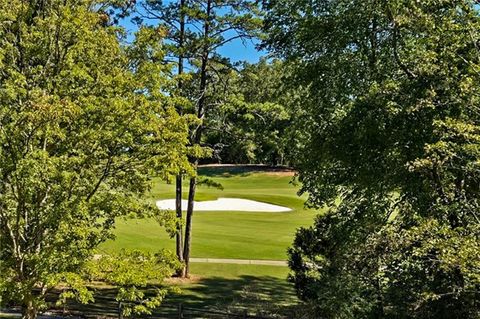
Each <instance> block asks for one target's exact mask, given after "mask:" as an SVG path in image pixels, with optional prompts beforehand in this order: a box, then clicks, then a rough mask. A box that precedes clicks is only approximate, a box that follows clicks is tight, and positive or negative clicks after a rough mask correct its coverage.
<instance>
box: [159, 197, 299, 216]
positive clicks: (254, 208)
mask: <svg viewBox="0 0 480 319" xmlns="http://www.w3.org/2000/svg"><path fill="white" fill-rule="evenodd" d="M157 207H158V208H160V209H169V210H175V200H174V199H167V200H159V201H158V202H157ZM194 207H195V211H209V212H212V211H230V212H233V211H235V212H272V213H283V212H289V211H291V209H290V208H288V207H283V206H278V205H272V204H267V203H262V202H257V201H254V200H249V199H240V198H219V199H217V200H212V201H205V202H195V206H194ZM182 209H183V210H186V209H187V201H186V200H182Z"/></svg>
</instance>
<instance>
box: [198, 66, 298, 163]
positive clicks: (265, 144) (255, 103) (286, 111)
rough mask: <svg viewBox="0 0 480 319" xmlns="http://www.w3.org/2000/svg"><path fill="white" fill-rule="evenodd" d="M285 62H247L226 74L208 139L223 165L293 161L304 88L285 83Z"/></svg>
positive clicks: (207, 127) (208, 127)
mask: <svg viewBox="0 0 480 319" xmlns="http://www.w3.org/2000/svg"><path fill="white" fill-rule="evenodd" d="M288 75H289V70H288V67H287V66H286V65H285V64H284V63H282V62H281V61H279V60H276V61H267V60H261V61H260V62H259V63H257V64H247V63H246V64H244V65H242V66H241V69H240V70H239V71H230V72H225V74H223V77H222V78H223V83H225V89H224V90H223V91H221V92H219V93H217V95H216V98H217V101H218V107H216V108H215V109H213V110H212V111H211V114H210V115H209V117H208V119H209V121H208V124H207V125H206V134H205V135H206V143H207V145H209V146H210V147H211V148H212V149H213V150H214V160H215V161H218V162H221V163H238V164H269V165H291V164H292V163H293V162H294V161H295V153H296V150H297V149H298V147H299V143H300V141H301V140H302V139H301V138H300V137H302V135H303V134H302V132H301V130H299V127H297V126H296V123H298V119H299V118H300V117H301V114H302V109H301V108H300V95H299V92H300V89H298V88H291V87H289V86H288V83H286V82H285V80H286V79H287V76H288Z"/></svg>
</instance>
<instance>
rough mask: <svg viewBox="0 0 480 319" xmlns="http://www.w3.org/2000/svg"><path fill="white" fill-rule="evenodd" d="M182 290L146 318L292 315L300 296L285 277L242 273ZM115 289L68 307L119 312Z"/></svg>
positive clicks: (111, 313) (110, 313)
mask: <svg viewBox="0 0 480 319" xmlns="http://www.w3.org/2000/svg"><path fill="white" fill-rule="evenodd" d="M179 287H180V289H181V293H179V294H170V295H168V296H167V298H166V299H165V300H164V302H163V304H162V306H160V307H159V308H158V309H157V310H156V311H155V312H154V314H153V315H149V316H145V318H178V317H179V314H178V307H179V305H180V304H181V305H182V308H183V309H184V314H183V317H184V318H228V317H230V316H229V315H228V314H230V315H231V317H232V318H234V316H233V315H235V314H236V315H238V316H239V317H240V318H243V317H244V316H245V315H246V314H248V316H251V317H249V318H254V317H255V316H258V317H259V318H260V317H264V318H273V317H275V318H293V317H294V315H293V313H294V310H295V308H296V305H297V303H298V302H297V299H296V296H295V294H294V291H293V289H292V287H291V286H290V285H289V284H288V283H287V282H286V281H285V280H283V279H279V278H274V277H269V276H260V277H259V276H241V277H239V278H235V279H225V278H221V277H212V278H205V279H200V280H198V281H197V282H196V283H194V284H188V285H179ZM115 294H116V291H115V290H114V289H97V290H96V293H95V303H94V304H89V305H79V304H75V303H70V304H69V305H68V310H69V311H71V312H72V313H81V314H83V315H84V316H89V317H90V316H96V317H100V318H106V317H116V316H117V314H118V308H117V303H116V302H115Z"/></svg>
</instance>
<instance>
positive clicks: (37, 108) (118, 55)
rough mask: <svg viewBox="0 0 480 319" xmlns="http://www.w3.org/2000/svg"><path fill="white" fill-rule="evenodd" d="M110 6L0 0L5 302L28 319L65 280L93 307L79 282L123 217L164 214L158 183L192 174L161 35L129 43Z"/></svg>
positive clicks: (0, 230) (143, 34)
mask: <svg viewBox="0 0 480 319" xmlns="http://www.w3.org/2000/svg"><path fill="white" fill-rule="evenodd" d="M108 5H109V4H108V3H107V4H105V3H102V2H97V1H87V0H85V1H84V0H80V1H63V0H62V1H57V0H49V1H29V2H25V1H20V0H18V1H6V0H2V1H0V302H1V303H2V304H4V303H6V302H9V301H13V302H17V303H19V304H21V305H22V307H23V310H24V316H25V317H28V318H34V317H35V316H36V314H37V312H38V310H39V309H42V308H43V307H44V297H45V294H46V293H47V292H49V291H50V290H51V289H52V288H54V287H55V286H56V285H58V284H59V283H60V282H62V283H64V284H66V285H69V284H72V285H73V286H72V287H74V288H75V290H76V291H77V293H76V294H75V295H76V296H80V295H83V296H84V297H83V299H82V298H81V299H82V301H88V300H89V299H91V296H90V297H89V296H88V294H87V295H85V293H86V292H85V290H84V284H79V282H80V283H82V280H83V279H82V278H81V277H80V275H79V274H80V272H81V270H82V268H83V266H84V264H85V262H86V261H87V260H89V259H91V258H92V256H93V253H94V249H95V248H96V247H97V246H98V245H99V244H100V243H102V242H103V241H105V240H107V239H109V238H112V229H113V227H114V222H115V219H116V218H118V217H121V216H129V215H138V216H146V215H147V216H148V215H152V214H157V210H156V208H154V207H153V206H152V205H150V204H148V203H147V202H146V201H145V200H143V198H142V196H143V194H144V193H145V192H146V191H147V190H148V189H149V181H150V179H151V178H152V177H153V176H167V175H171V174H175V173H176V172H177V171H179V169H180V168H186V167H188V165H189V164H188V161H187V158H186V154H185V153H186V144H187V140H188V131H187V127H188V123H187V121H186V120H185V119H184V118H183V117H181V116H179V115H178V113H177V112H176V111H175V108H174V104H175V100H173V99H171V98H170V97H169V96H168V95H166V94H165V92H166V91H167V90H168V87H169V85H170V82H169V81H168V80H167V77H166V73H167V72H169V68H170V67H169V66H166V65H163V64H161V63H158V61H159V60H161V59H163V55H164V52H163V51H162V46H161V42H159V39H160V38H161V36H162V35H163V33H162V32H161V31H160V30H157V29H142V30H140V31H139V33H138V34H137V36H136V38H135V41H134V43H133V44H131V45H122V44H121V41H120V39H121V38H122V36H123V31H122V29H121V28H119V27H116V26H113V25H110V23H109V22H108V17H106V16H105V14H104V13H103V11H102V8H103V7H104V6H108ZM80 291H82V294H80Z"/></svg>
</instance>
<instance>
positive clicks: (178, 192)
mask: <svg viewBox="0 0 480 319" xmlns="http://www.w3.org/2000/svg"><path fill="white" fill-rule="evenodd" d="M184 7H185V0H180V3H179V11H180V38H179V42H178V48H179V49H180V51H179V54H178V75H180V76H181V75H182V74H183V68H184V65H183V64H184V52H183V50H184V46H185V13H184V12H183V11H184ZM182 89H183V83H182V79H181V78H180V79H178V92H179V94H182ZM178 113H179V114H180V115H181V114H182V113H183V110H182V109H179V110H178ZM175 209H176V212H177V218H178V219H179V220H180V221H181V222H183V213H182V174H178V175H177V180H176V187H175ZM176 247H177V257H178V260H179V261H180V262H182V263H183V261H184V258H183V226H182V224H181V223H180V224H179V226H178V227H177V236H176ZM177 275H178V276H180V277H185V267H182V269H180V270H179V271H178V272H177Z"/></svg>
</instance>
